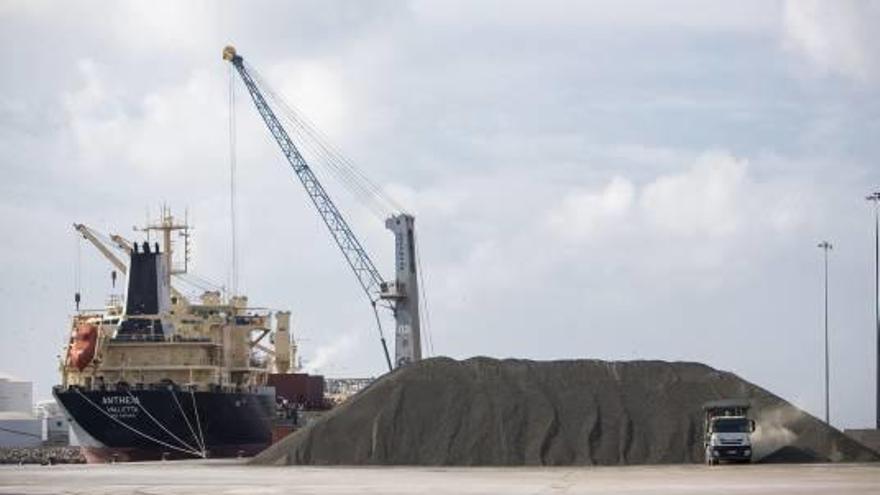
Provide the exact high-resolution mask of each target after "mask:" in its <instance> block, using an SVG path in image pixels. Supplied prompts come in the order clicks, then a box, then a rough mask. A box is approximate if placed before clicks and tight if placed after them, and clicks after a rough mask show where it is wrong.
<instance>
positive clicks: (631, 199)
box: [0, 1, 880, 427]
mask: <svg viewBox="0 0 880 495" xmlns="http://www.w3.org/2000/svg"><path fill="white" fill-rule="evenodd" d="M878 21H880V9H878V7H877V5H876V4H873V3H870V2H855V1H840V2H813V1H797V2H764V1H760V2H737V3H736V4H735V5H733V4H730V3H729V2H702V1H701V2H695V1H682V2H649V1H641V2H628V3H626V4H624V5H621V2H577V3H575V2H571V3H569V2H541V3H540V5H538V4H536V3H519V2H476V3H475V2H391V1H387V2H370V3H369V4H367V3H363V2H317V1H300V2H285V3H280V2H279V3H273V2H247V3H244V2H221V3H202V2H187V3H185V4H184V3H180V2H149V3H147V2H114V3H102V2H68V3H66V4H65V5H64V6H63V7H59V6H58V5H53V4H49V3H42V2H15V1H13V2H5V3H4V4H3V5H2V6H0V41H2V42H3V46H5V47H7V50H6V53H7V58H6V60H7V70H6V71H4V75H3V77H2V78H0V89H2V91H0V167H2V170H3V173H4V177H5V180H4V181H2V183H0V192H2V194H0V209H2V212H3V215H2V222H3V230H4V232H6V242H4V243H3V244H2V246H0V259H2V260H3V262H2V265H0V269H2V272H0V280H2V282H0V296H2V297H0V305H2V306H0V309H2V310H3V314H4V315H7V319H8V321H7V326H6V329H5V330H4V331H3V332H2V333H0V348H2V349H3V351H2V358H3V361H2V362H3V364H2V366H0V367H2V371H6V372H9V373H12V374H14V375H17V376H20V377H23V378H29V379H33V380H35V382H36V385H37V391H36V392H37V395H38V396H46V395H48V389H49V387H50V386H51V384H53V383H54V382H55V380H56V376H57V361H56V355H57V354H58V353H59V352H60V349H61V346H62V345H63V343H64V338H65V337H64V336H65V332H66V325H67V324H68V317H69V315H70V313H71V311H72V310H73V304H72V299H73V292H74V281H73V278H74V276H73V274H74V266H75V265H76V264H77V263H76V260H77V241H76V240H75V236H74V234H73V231H72V228H71V227H70V225H71V224H72V223H73V222H83V223H86V224H90V225H92V226H94V227H96V228H99V229H102V230H106V231H113V232H119V233H123V234H126V235H129V236H133V234H132V232H131V226H132V225H133V224H139V223H143V220H144V218H145V216H146V215H147V212H148V211H149V212H152V214H153V215H155V214H156V212H157V211H158V207H159V205H160V204H161V203H163V202H166V203H168V204H169V205H170V206H171V207H172V208H174V209H175V210H177V211H183V210H184V209H188V211H189V214H190V216H191V219H192V221H193V223H194V224H195V225H196V231H195V269H196V271H197V272H198V273H199V274H200V275H203V276H205V277H207V278H211V279H214V280H218V281H220V282H221V283H225V282H226V281H228V278H229V270H228V261H229V256H230V254H229V252H230V249H229V244H230V242H229V206H228V201H229V198H228V181H229V159H228V135H227V127H226V126H227V112H228V96H227V88H228V83H229V69H228V66H227V65H226V64H225V63H224V62H223V61H222V60H221V59H220V51H221V49H222V47H223V46H224V45H225V44H227V43H233V44H235V45H236V46H237V47H238V48H239V51H240V53H242V54H243V55H244V56H245V58H246V59H247V60H249V61H250V63H252V64H253V65H254V66H256V67H257V68H259V69H260V71H261V73H262V74H263V75H264V76H265V77H266V78H267V79H268V80H269V82H270V83H272V85H273V86H274V87H275V89H276V90H278V91H279V92H281V93H283V94H284V95H285V96H286V97H287V98H288V99H289V100H290V101H292V102H294V103H295V104H296V105H297V106H299V107H300V108H302V109H303V110H304V112H305V113H307V114H308V115H309V116H310V117H311V118H312V120H313V121H315V122H316V123H317V124H318V125H319V126H320V127H321V129H322V130H323V131H324V132H325V133H326V134H328V135H329V136H330V138H331V139H332V141H333V142H334V143H335V144H336V145H337V146H338V147H339V148H341V149H343V150H344V151H345V152H346V154H347V155H348V156H349V157H351V158H352V159H353V160H354V161H355V162H356V163H357V164H358V165H359V166H360V168H361V169H362V170H364V171H366V173H367V174H368V175H369V176H370V177H371V178H372V179H373V180H374V181H375V182H377V183H378V184H380V185H381V186H382V187H383V189H385V190H386V191H387V192H388V193H389V194H391V195H392V196H394V197H395V198H396V199H397V201H398V202H399V203H402V204H403V205H404V206H406V207H407V208H408V209H409V210H411V211H412V212H413V213H414V214H415V215H416V216H417V226H418V232H419V237H420V245H421V249H422V262H423V265H424V269H425V275H426V280H427V290H428V298H429V303H430V309H431V329H430V330H431V337H432V341H433V343H434V350H435V352H436V353H437V354H442V355H450V356H453V357H460V358H463V357H468V356H472V355H492V356H499V357H508V356H512V357H527V358H536V359H554V358H600V359H665V360H689V361H702V362H705V363H707V364H710V365H712V366H716V367H719V368H723V369H727V370H731V371H734V372H736V373H738V374H740V375H742V376H743V377H744V378H746V379H749V380H751V381H753V382H755V383H757V384H759V385H761V386H763V387H765V388H767V389H769V390H771V391H773V392H775V393H777V394H779V395H781V396H783V397H784V398H786V399H788V400H791V401H793V402H795V403H796V404H797V405H799V406H801V407H804V408H806V409H807V410H808V411H810V412H812V413H813V414H816V415H817V416H822V415H823V410H822V407H823V406H822V404H823V395H822V394H823V392H822V361H821V359H822V356H823V351H822V333H821V332H822V327H821V321H822V313H821V301H822V300H821V295H822V286H821V273H822V272H821V252H820V251H819V250H818V249H817V248H816V247H815V246H816V243H817V242H818V241H820V240H822V239H828V240H830V241H831V242H833V243H834V244H835V249H834V251H833V252H832V254H831V277H832V278H831V294H832V297H831V300H832V303H831V329H832V422H833V423H834V424H835V425H837V426H839V427H864V426H868V425H870V424H871V422H872V419H873V413H874V410H873V404H874V392H873V390H874V381H873V377H874V370H875V356H874V348H875V340H874V339H875V336H874V333H873V328H872V322H873V315H872V306H871V304H872V299H871V291H872V286H873V280H872V232H871V221H872V218H871V210H870V208H869V206H868V205H867V204H866V203H865V201H864V196H865V195H866V194H867V193H868V192H870V191H872V190H876V189H878V188H880V165H878V162H877V156H878V146H880V145H878V142H877V139H876V136H877V135H878V131H880V129H878V126H880V118H878V116H880V112H878V110H880V109H878V79H880V56H878V53H877V49H876V47H877V46H880V42H878V41H880V40H877V35H876V34H874V32H873V26H875V25H876V24H877V22H878ZM236 84H237V91H238V93H237V94H238V105H237V115H238V121H237V136H238V176H237V180H238V188H237V198H238V205H239V208H238V221H239V249H240V255H241V256H240V258H241V262H240V274H239V280H240V286H241V288H242V290H243V291H245V292H246V293H247V294H248V295H249V296H250V298H251V301H252V302H254V303H255V304H258V305H266V306H272V307H277V308H288V309H290V310H292V311H293V313H294V321H295V326H296V328H295V331H296V332H297V335H298V337H299V338H300V345H301V348H302V351H303V357H304V359H305V360H306V362H307V363H308V364H309V365H310V368H311V369H315V370H317V371H320V372H323V373H326V374H328V375H335V376H352V375H354V376H357V375H373V374H377V373H380V372H381V370H382V363H383V360H382V357H381V353H380V352H379V347H378V343H376V342H375V339H374V329H373V328H372V326H371V325H372V321H371V314H370V310H369V307H368V306H367V305H366V304H365V303H364V301H363V296H362V295H361V294H360V293H359V292H358V291H359V288H358V287H357V285H356V284H355V281H354V279H353V278H352V277H351V274H350V273H348V272H347V271H346V270H347V267H346V266H345V265H344V263H343V260H342V259H341V257H340V256H339V254H338V252H337V251H336V248H335V247H333V246H332V244H331V241H330V239H329V236H328V235H327V233H326V232H325V231H324V227H323V225H322V224H321V223H320V220H319V218H318V217H317V215H316V214H315V213H314V212H313V211H311V207H310V205H309V204H308V202H307V199H306V197H305V195H304V194H303V191H302V190H301V186H300V185H299V184H297V183H296V182H294V177H293V175H292V174H291V173H290V171H289V169H288V168H287V166H286V164H284V162H283V158H282V157H281V155H280V153H279V152H278V150H277V149H276V148H275V146H274V143H272V142H271V140H270V138H269V136H268V134H267V132H266V130H265V129H264V128H263V126H262V124H261V122H260V121H259V120H258V118H257V116H256V112H255V111H254V110H253V108H252V107H251V105H250V104H249V102H248V101H247V100H246V96H245V94H244V92H243V90H242V88H241V86H240V84H239V83H238V82H237V81H236ZM317 173H319V174H324V175H323V176H322V177H326V178H327V181H328V183H327V188H328V189H329V190H330V191H331V193H332V194H334V196H335V197H336V198H337V200H338V202H339V204H340V207H341V208H342V209H343V210H344V211H345V212H347V214H348V215H349V217H350V221H351V223H352V226H353V227H354V229H355V230H356V231H357V232H358V234H359V235H360V236H361V237H362V238H363V241H364V244H365V245H367V246H368V249H369V250H370V251H371V253H372V256H373V258H374V260H375V261H376V262H377V264H379V265H380V267H381V269H382V270H383V271H385V272H386V273H389V274H390V271H391V259H392V258H391V253H392V239H391V236H390V234H389V233H387V232H386V231H385V230H384V228H383V227H382V223H381V222H380V221H379V220H378V219H376V218H375V217H374V216H372V215H371V214H370V213H369V212H368V211H367V210H366V209H365V208H363V206H362V205H360V204H358V203H357V202H356V201H353V198H352V197H351V196H349V195H347V194H346V192H345V190H344V189H342V188H341V187H339V184H336V183H334V182H332V180H331V179H332V177H328V176H327V174H326V171H322V170H320V169H318V170H317ZM81 249H82V250H81V268H82V273H83V292H84V297H85V300H86V302H87V305H89V306H100V305H101V304H102V303H103V300H104V297H105V295H106V293H107V291H108V289H109V276H108V272H109V268H108V267H107V266H106V263H105V262H103V260H102V259H101V258H100V257H99V256H98V255H97V254H96V253H95V252H93V250H91V248H90V247H89V246H88V245H83V246H82V248H81Z"/></svg>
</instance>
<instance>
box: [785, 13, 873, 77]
mask: <svg viewBox="0 0 880 495" xmlns="http://www.w3.org/2000/svg"><path fill="white" fill-rule="evenodd" d="M878 25H880V4H878V3H877V2H868V1H859V0H837V1H833V2H826V1H821V0H787V1H786V2H785V4H784V8H783V13H782V26H783V40H784V41H783V42H784V46H785V47H786V48H787V49H789V50H791V51H792V52H795V53H797V54H799V55H801V56H803V57H804V58H806V59H807V60H808V61H809V62H810V63H812V64H813V65H814V66H815V67H816V68H817V69H818V70H819V71H821V72H825V73H835V74H840V75H843V76H846V77H849V78H852V79H855V80H859V81H868V80H872V79H875V78H876V77H877V75H878V66H880V55H878V54H880V51H878V49H877V47H878V46H880V37H878V36H877V34H876V33H877V29H876V28H877V26H878Z"/></svg>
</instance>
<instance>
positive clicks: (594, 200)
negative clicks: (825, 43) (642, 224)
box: [547, 177, 635, 241]
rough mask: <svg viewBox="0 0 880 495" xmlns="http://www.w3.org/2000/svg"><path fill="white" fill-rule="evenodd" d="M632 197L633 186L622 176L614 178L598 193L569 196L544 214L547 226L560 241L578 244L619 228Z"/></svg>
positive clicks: (578, 191) (587, 192)
mask: <svg viewBox="0 0 880 495" xmlns="http://www.w3.org/2000/svg"><path fill="white" fill-rule="evenodd" d="M634 198H635V187H634V186H633V184H632V182H630V181H629V180H627V179H624V178H623V177H614V178H613V179H611V181H610V182H609V183H608V184H607V185H606V186H605V187H603V188H602V189H601V190H600V191H598V192H593V191H590V190H577V191H574V192H571V193H569V194H568V195H566V196H565V198H563V199H562V201H561V202H560V204H559V205H557V206H556V207H555V208H554V209H552V210H551V211H550V213H549V215H548V219H547V222H548V224H549V226H550V227H551V228H552V229H553V230H554V231H555V232H556V233H557V234H559V236H560V237H562V238H567V239H571V240H576V241H582V240H586V239H588V238H590V237H591V236H595V235H596V234H597V232H598V231H599V230H600V229H603V228H606V227H609V226H612V225H620V224H621V223H622V222H624V221H625V216H626V214H627V212H628V211H629V210H630V207H631V206H632V204H633V200H634Z"/></svg>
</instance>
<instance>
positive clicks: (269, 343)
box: [54, 209, 296, 461]
mask: <svg viewBox="0 0 880 495" xmlns="http://www.w3.org/2000/svg"><path fill="white" fill-rule="evenodd" d="M76 228H77V230H78V231H80V232H81V233H82V234H83V236H84V237H85V238H86V239H89V240H90V241H92V242H93V244H96V245H100V244H101V243H100V241H99V240H98V238H97V236H96V235H95V233H94V231H92V230H91V229H89V228H88V227H85V226H82V225H77V226H76ZM141 231H142V232H143V233H144V234H146V235H147V236H148V238H149V237H157V238H158V239H159V241H158V242H151V241H149V240H146V241H143V242H134V243H132V242H128V241H126V240H124V239H122V238H120V237H119V236H115V237H114V241H116V242H117V244H118V245H119V246H121V247H123V248H127V250H128V258H129V260H128V262H127V263H122V262H121V260H119V259H118V258H117V259H116V262H113V259H112V258H113V257H115V255H113V253H112V251H110V250H109V249H106V246H105V249H101V248H99V250H101V252H102V253H104V254H105V256H107V257H108V258H109V259H111V262H113V265H114V266H115V267H116V269H118V270H120V271H122V273H123V274H124V275H126V288H125V294H124V297H122V298H119V297H112V298H111V299H110V300H109V301H108V304H107V307H106V308H105V309H103V310H96V311H88V310H83V311H78V312H77V314H76V315H75V316H74V317H73V319H72V323H71V327H70V341H69V343H68V346H67V352H66V353H65V354H64V356H65V357H64V359H63V360H62V362H61V364H60V366H61V384H60V386H57V387H55V389H54V394H55V396H56V398H57V399H58V402H59V403H60V404H61V406H62V407H63V408H64V409H65V410H66V411H67V414H68V416H69V417H70V418H71V419H72V422H73V424H74V431H75V432H76V434H77V436H78V437H79V440H80V442H81V444H82V445H83V447H84V450H85V453H86V456H87V457H88V458H89V460H92V461H100V460H106V459H114V458H116V459H120V460H126V459H152V458H167V457H188V456H194V457H206V456H209V455H211V456H229V455H248V454H253V453H256V452H258V451H259V450H261V449H262V448H265V447H266V446H268V445H269V443H270V442H271V439H272V431H271V429H272V422H273V420H274V419H275V417H276V398H275V392H274V389H273V388H272V387H269V386H268V383H269V377H270V375H274V376H279V375H282V376H284V375H286V374H288V373H289V372H290V365H291V362H293V361H294V354H295V351H296V348H295V346H294V345H292V342H291V333H290V312H289V311H272V310H267V309H258V308H250V307H248V303H247V298H246V297H245V296H241V295H234V296H231V297H228V298H225V297H223V295H222V294H221V292H219V291H206V292H204V293H202V294H201V296H200V297H197V298H191V297H187V296H186V295H184V294H183V293H182V292H181V291H179V290H177V289H176V288H175V287H174V286H173V285H172V277H173V276H177V275H181V274H183V273H186V271H187V269H188V265H189V259H188V258H189V253H188V249H187V248H188V235H189V226H188V225H187V224H186V223H185V222H183V223H178V222H177V221H176V220H175V219H174V217H173V216H172V215H171V214H170V212H169V211H167V210H164V209H163V212H162V216H161V218H160V219H159V221H158V222H156V223H153V224H150V225H147V226H145V227H144V228H143V229H141ZM152 234H158V235H155V236H153V235H152ZM174 237H178V238H182V239H184V244H185V247H184V250H183V251H184V252H183V256H182V262H178V263H177V264H175V256H174V255H175V253H174V247H173V244H174V242H173V238H174ZM78 299H79V298H78V297H77V300H78Z"/></svg>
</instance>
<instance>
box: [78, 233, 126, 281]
mask: <svg viewBox="0 0 880 495" xmlns="http://www.w3.org/2000/svg"><path fill="white" fill-rule="evenodd" d="M73 228H74V229H76V231H77V232H79V233H80V234H82V236H83V237H84V238H85V239H86V240H87V241H89V242H91V243H92V245H93V246H95V248H97V249H98V251H100V252H101V254H103V255H104V257H105V258H107V260H108V261H109V262H110V263H111V264H112V265H113V266H114V267H116V269H117V270H119V273H121V274H123V275H125V274H126V273H128V266H126V264H125V263H124V262H123V261H122V260H121V259H119V257H118V256H116V255H115V254H113V252H112V251H110V249H109V248H108V247H107V246H106V245H104V243H103V242H101V240H100V239H98V236H97V235H96V234H95V231H93V230H92V229H91V228H89V227H88V226H86V225H83V224H81V223H75V224H73Z"/></svg>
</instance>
